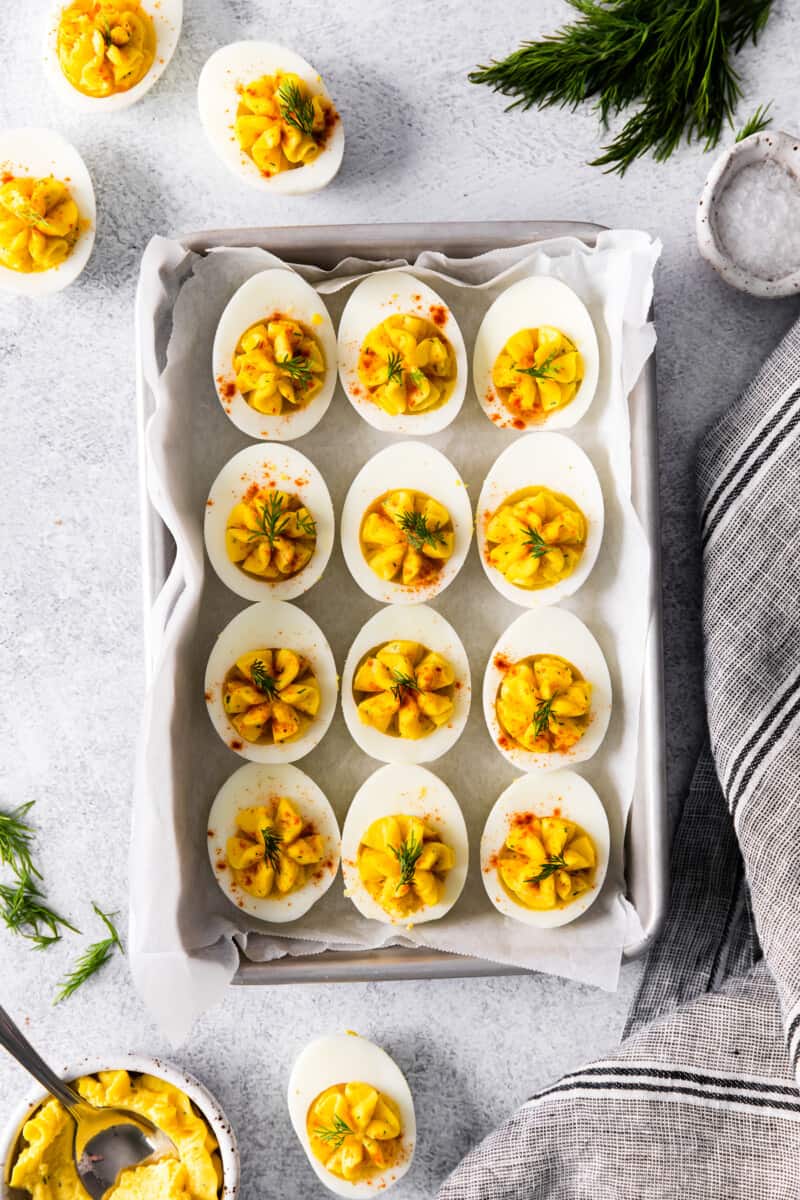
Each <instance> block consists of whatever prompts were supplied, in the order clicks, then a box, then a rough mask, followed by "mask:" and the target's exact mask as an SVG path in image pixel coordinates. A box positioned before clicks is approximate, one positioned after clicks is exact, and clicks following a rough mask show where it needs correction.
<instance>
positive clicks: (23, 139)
mask: <svg viewBox="0 0 800 1200" xmlns="http://www.w3.org/2000/svg"><path fill="white" fill-rule="evenodd" d="M0 168H1V169H2V181H1V182H0V290H2V291H4V292H16V293H17V294H18V295H21V296H44V295H48V294H50V293H52V292H60V291H61V290H62V288H65V287H67V286H68V285H69V284H70V283H73V282H74V281H75V280H76V279H77V278H78V276H79V275H80V273H81V271H82V270H83V268H84V267H85V266H86V263H87V262H88V261H89V255H90V254H91V253H92V247H93V246H94V231H95V202H94V188H93V187H92V181H91V179H90V178H89V172H88V171H87V169H86V164H85V163H84V161H83V159H82V158H81V156H80V154H79V153H78V151H77V150H76V149H75V148H74V146H71V145H70V144H69V142H68V141H66V140H65V139H64V138H63V137H61V135H60V134H59V133H54V132H53V130H52V129H4V130H2V131H0Z"/></svg>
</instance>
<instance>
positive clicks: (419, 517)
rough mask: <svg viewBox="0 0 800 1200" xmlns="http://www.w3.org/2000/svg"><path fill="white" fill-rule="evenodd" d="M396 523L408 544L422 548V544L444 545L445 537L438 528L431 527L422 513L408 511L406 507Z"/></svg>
mask: <svg viewBox="0 0 800 1200" xmlns="http://www.w3.org/2000/svg"><path fill="white" fill-rule="evenodd" d="M398 525H399V526H400V528H401V529H402V531H403V533H404V534H405V535H406V539H407V541H408V543H409V545H410V546H413V547H414V549H415V550H422V548H423V547H424V546H444V545H445V544H446V538H445V536H444V534H443V533H441V532H440V531H439V530H438V529H431V527H430V525H429V524H428V521H427V518H426V516H425V514H424V513H420V512H409V511H408V509H406V510H405V511H404V512H402V513H401V514H400V520H399V521H398Z"/></svg>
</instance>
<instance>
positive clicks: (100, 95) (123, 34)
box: [46, 0, 183, 113]
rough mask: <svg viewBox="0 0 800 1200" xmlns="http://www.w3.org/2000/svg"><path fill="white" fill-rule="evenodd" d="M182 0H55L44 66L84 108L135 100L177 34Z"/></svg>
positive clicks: (66, 96)
mask: <svg viewBox="0 0 800 1200" xmlns="http://www.w3.org/2000/svg"><path fill="white" fill-rule="evenodd" d="M182 22H183V0H55V3H54V4H52V6H51V10H50V16H49V20H48V28H47V59H46V61H47V68H48V74H49V77H50V81H51V83H52V84H53V87H54V88H55V89H56V91H57V92H58V95H59V97H60V98H61V99H63V100H64V101H66V102H67V103H68V104H70V105H72V106H73V107H74V108H80V109H83V110H84V111H87V112H96V113H97V112H111V111H113V110H115V109H121V108H128V107H129V106H130V105H131V104H135V103H136V101H137V100H141V98H142V96H144V95H145V93H146V92H149V91H150V88H151V87H152V86H153V84H154V83H156V82H157V81H158V79H159V78H160V77H161V75H163V73H164V71H165V70H166V68H167V65H168V64H169V61H170V59H171V58H172V56H173V54H174V53H175V47H176V46H177V44H178V38H179V37H180V32H181V24H182Z"/></svg>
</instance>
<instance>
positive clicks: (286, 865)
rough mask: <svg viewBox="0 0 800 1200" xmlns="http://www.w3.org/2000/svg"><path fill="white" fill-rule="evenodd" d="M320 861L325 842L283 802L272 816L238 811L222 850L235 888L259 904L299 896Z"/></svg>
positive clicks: (257, 810) (264, 809) (257, 809)
mask: <svg viewBox="0 0 800 1200" xmlns="http://www.w3.org/2000/svg"><path fill="white" fill-rule="evenodd" d="M324 855H325V842H324V840H323V838H322V837H321V835H320V834H318V833H316V832H315V831H314V829H313V827H312V826H311V825H310V824H309V823H308V822H307V821H304V820H303V817H302V816H301V815H300V813H299V812H298V811H297V809H296V808H295V806H294V805H293V804H292V802H291V800H287V799H286V797H285V796H281V797H280V798H279V799H278V800H277V801H276V802H275V803H274V805H273V806H272V808H271V810H270V809H268V808H267V807H266V805H263V804H259V805H257V806H255V807H253V808H243V809H241V810H240V811H239V813H238V815H237V818H236V833H235V835H234V836H233V837H230V838H228V843H227V848H226V857H227V860H228V866H229V867H230V868H231V871H232V874H233V879H234V883H236V884H238V885H239V887H241V889H242V890H243V891H245V892H248V893H249V895H251V896H255V897H257V899H259V900H264V899H266V898H267V896H270V895H272V894H273V893H277V894H278V895H281V896H285V895H287V894H288V893H289V892H296V891H299V890H300V889H301V888H302V887H304V886H305V884H306V883H307V881H308V879H309V878H310V877H311V876H312V875H313V873H314V868H315V867H316V866H317V865H318V864H319V863H320V862H322V859H323V857H324Z"/></svg>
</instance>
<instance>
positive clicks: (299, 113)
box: [278, 80, 315, 137]
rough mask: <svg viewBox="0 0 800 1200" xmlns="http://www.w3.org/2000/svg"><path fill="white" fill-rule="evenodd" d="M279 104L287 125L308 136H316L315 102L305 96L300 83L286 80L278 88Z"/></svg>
mask: <svg viewBox="0 0 800 1200" xmlns="http://www.w3.org/2000/svg"><path fill="white" fill-rule="evenodd" d="M278 104H279V105H280V110H281V116H282V117H283V119H284V121H285V122H286V124H287V125H291V126H292V127H293V128H294V129H298V130H299V131H300V133H303V134H305V135H306V137H314V136H315V134H314V102H313V100H312V99H311V97H310V96H304V95H303V93H302V91H301V89H300V87H299V85H298V84H296V83H292V82H290V81H289V80H284V81H283V83H282V84H281V86H280V88H279V89H278Z"/></svg>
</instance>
